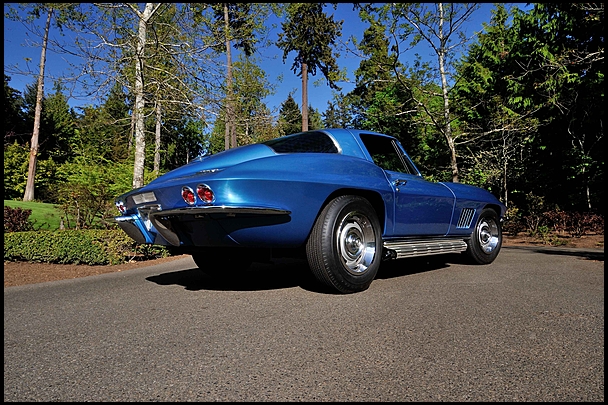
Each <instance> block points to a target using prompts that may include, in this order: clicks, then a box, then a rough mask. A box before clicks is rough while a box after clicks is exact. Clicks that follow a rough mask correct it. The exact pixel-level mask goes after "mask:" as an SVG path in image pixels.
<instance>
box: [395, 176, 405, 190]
mask: <svg viewBox="0 0 608 405" xmlns="http://www.w3.org/2000/svg"><path fill="white" fill-rule="evenodd" d="M406 183H407V180H403V179H397V180H395V181H393V185H394V186H395V191H399V186H405V184H406Z"/></svg>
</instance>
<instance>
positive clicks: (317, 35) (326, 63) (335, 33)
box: [276, 3, 344, 90]
mask: <svg viewBox="0 0 608 405" xmlns="http://www.w3.org/2000/svg"><path fill="white" fill-rule="evenodd" d="M324 4H325V3H290V4H289V5H288V6H287V19H286V21H285V22H284V23H282V28H283V31H282V32H280V33H279V39H278V41H277V42H276V45H277V47H278V48H279V49H282V50H283V63H285V60H286V59H287V55H288V54H289V53H290V52H295V53H296V56H295V58H294V62H293V64H292V66H291V69H292V70H293V72H294V73H295V74H297V75H298V76H300V77H301V76H302V64H306V65H307V68H308V73H310V74H311V75H312V76H315V75H316V74H317V69H319V70H321V72H322V73H323V76H324V77H325V78H326V79H327V82H328V84H329V87H331V88H332V89H336V90H340V87H338V85H337V84H336V80H337V79H338V76H337V75H338V73H339V71H340V69H339V68H338V65H337V63H336V55H334V52H333V49H332V48H333V47H335V46H336V41H337V39H338V37H340V36H342V23H343V22H344V21H334V18H333V15H332V16H327V14H325V13H324V12H323V6H324ZM334 8H335V5H334Z"/></svg>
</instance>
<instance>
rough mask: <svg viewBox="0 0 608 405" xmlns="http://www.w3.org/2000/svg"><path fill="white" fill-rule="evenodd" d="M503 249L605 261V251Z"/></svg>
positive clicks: (547, 248)
mask: <svg viewBox="0 0 608 405" xmlns="http://www.w3.org/2000/svg"><path fill="white" fill-rule="evenodd" d="M503 249H517V250H527V251H532V252H535V253H542V254H547V255H558V256H575V257H580V258H583V259H586V260H597V261H600V262H603V261H604V251H603V250H600V249H581V248H562V247H536V246H503Z"/></svg>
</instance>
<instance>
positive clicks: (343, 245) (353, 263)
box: [336, 212, 376, 275]
mask: <svg viewBox="0 0 608 405" xmlns="http://www.w3.org/2000/svg"><path fill="white" fill-rule="evenodd" d="M336 238H337V239H336V245H337V246H338V252H339V255H340V258H341V259H342V261H343V262H344V266H346V270H347V271H348V272H349V273H351V274H354V275H358V274H362V273H365V272H366V271H367V269H368V268H369V266H370V265H371V264H372V262H373V260H374V256H375V255H376V236H375V234H374V229H373V227H372V226H371V223H370V221H369V219H368V218H367V217H366V216H365V215H363V214H361V213H358V212H350V213H349V214H347V215H346V216H345V217H344V219H343V220H342V222H341V223H340V226H339V227H338V230H337V232H336Z"/></svg>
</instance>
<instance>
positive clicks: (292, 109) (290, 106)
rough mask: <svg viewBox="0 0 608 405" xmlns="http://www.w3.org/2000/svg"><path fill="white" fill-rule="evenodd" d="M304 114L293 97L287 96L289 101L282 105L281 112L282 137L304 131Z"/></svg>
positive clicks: (280, 127) (280, 126) (280, 129)
mask: <svg viewBox="0 0 608 405" xmlns="http://www.w3.org/2000/svg"><path fill="white" fill-rule="evenodd" d="M301 124H302V113H301V112H300V107H298V104H297V103H296V101H295V100H294V99H293V97H292V95H291V94H289V96H287V100H285V101H284V102H283V103H281V108H280V111H279V131H280V134H281V135H289V134H295V133H297V132H300V131H301V129H302V126H301Z"/></svg>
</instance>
